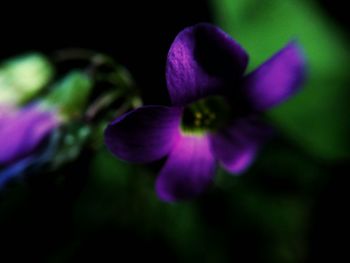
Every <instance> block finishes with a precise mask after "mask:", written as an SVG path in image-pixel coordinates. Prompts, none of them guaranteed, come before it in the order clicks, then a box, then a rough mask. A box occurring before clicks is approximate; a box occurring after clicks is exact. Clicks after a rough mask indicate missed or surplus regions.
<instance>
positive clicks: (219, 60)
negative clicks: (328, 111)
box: [105, 24, 305, 202]
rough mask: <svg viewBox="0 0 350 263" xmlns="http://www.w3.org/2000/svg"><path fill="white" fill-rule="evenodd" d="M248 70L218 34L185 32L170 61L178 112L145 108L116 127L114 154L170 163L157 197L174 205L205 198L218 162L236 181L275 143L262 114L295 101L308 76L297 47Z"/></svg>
mask: <svg viewBox="0 0 350 263" xmlns="http://www.w3.org/2000/svg"><path fill="white" fill-rule="evenodd" d="M247 64H248V55H247V53H246V52H245V51H244V49H243V48H242V47H241V46H240V45H239V44H238V43H236V42H235V41H234V40H233V39H232V38H230V36H228V35H227V34H226V33H225V32H223V31H222V30H220V29H219V28H217V27H215V26H213V25H210V24H198V25H195V26H192V27H189V28H186V29H185V30H183V31H182V32H180V33H179V34H178V36H177V37H176V39H175V40H174V42H173V44H172V46H171V48H170V51H169V54H168V59H167V66H166V80H167V86H168V91H169V94H170V98H171V102H172V105H173V106H171V107H165V106H145V107H141V108H139V109H136V110H134V111H131V112H129V113H127V114H125V115H123V116H121V117H120V118H118V119H116V120H115V121H114V122H112V123H111V124H110V125H109V126H108V127H107V129H106V131H105V142H106V145H107V147H108V148H109V150H110V151H111V152H112V153H113V154H115V155H116V156H117V157H119V158H121V159H123V160H127V161H130V162H136V163H144V162H151V161H155V160H159V159H161V158H163V157H165V156H167V160H166V163H165V165H164V167H163V168H162V170H161V172H160V175H159V177H158V179H157V182H156V191H157V193H158V196H159V197H160V198H161V199H163V200H165V201H169V202H171V201H176V200H179V199H187V198H191V197H194V196H196V195H198V194H199V193H201V192H202V191H203V190H205V189H206V188H207V187H208V185H210V183H211V182H212V181H213V177H214V175H215V168H216V165H217V161H219V162H220V163H221V164H222V165H223V167H224V168H225V169H226V170H228V171H229V172H231V173H234V174H239V173H242V172H243V171H245V169H246V168H247V167H248V166H249V165H250V164H251V162H252V161H253V160H254V158H255V156H256V154H257V151H258V150H259V148H260V147H261V145H262V144H263V143H264V141H266V139H267V138H269V137H270V135H271V128H270V127H269V126H267V125H266V124H264V123H262V122H261V121H259V119H258V118H257V116H258V114H259V112H261V111H263V110H267V109H269V108H271V107H273V106H275V105H278V104H279V103H281V102H283V101H285V100H286V99H288V98H289V97H290V96H292V95H293V94H294V93H295V92H296V91H297V90H298V89H299V87H300V86H301V83H302V81H303V79H304V72H305V62H304V58H303V56H302V54H301V52H300V50H299V48H298V45H297V44H296V43H295V42H291V43H289V44H288V45H287V46H285V47H284V48H283V49H282V50H281V51H279V52H278V53H277V54H276V55H274V56H273V57H272V58H270V59H269V60H268V61H266V62H265V63H264V64H263V65H261V66H260V67H258V68H257V69H256V70H255V71H253V72H251V73H250V74H248V75H246V76H245V75H244V72H245V70H246V67H247Z"/></svg>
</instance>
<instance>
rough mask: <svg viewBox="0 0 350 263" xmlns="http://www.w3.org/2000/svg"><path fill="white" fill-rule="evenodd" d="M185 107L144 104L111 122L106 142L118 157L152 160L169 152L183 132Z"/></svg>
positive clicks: (131, 159) (141, 161)
mask: <svg viewBox="0 0 350 263" xmlns="http://www.w3.org/2000/svg"><path fill="white" fill-rule="evenodd" d="M181 113H182V109H180V108H176V107H164V106H145V107H141V108H138V109H136V110H134V111H131V112H129V113H127V114H125V115H123V116H121V117H120V118H117V119H116V120H115V121H114V122H112V123H111V124H110V125H109V126H108V127H107V128H106V130H105V143H106V145H107V147H108V149H109V150H110V151H111V152H112V153H113V154H114V155H116V156H117V157H118V158H120V159H123V160H126V161H129V162H137V163H144V162H151V161H155V160H158V159H161V158H162V157H164V156H165V155H166V154H168V153H169V152H170V150H171V148H172V147H173V145H174V142H175V141H176V139H177V137H178V136H179V132H180V117H181Z"/></svg>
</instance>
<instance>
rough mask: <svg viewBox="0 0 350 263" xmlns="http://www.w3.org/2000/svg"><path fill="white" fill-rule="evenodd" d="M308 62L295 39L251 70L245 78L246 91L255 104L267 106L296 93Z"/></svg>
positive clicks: (256, 108)
mask: <svg viewBox="0 0 350 263" xmlns="http://www.w3.org/2000/svg"><path fill="white" fill-rule="evenodd" d="M305 64H306V63H305V58H304V55H303V53H302V51H301V49H300V47H299V45H298V44H297V42H296V41H292V42H290V43H289V44H288V45H286V46H285V47H284V48H283V49H282V50H280V51H279V52H278V53H276V54H275V55H274V56H273V57H272V58H270V59H269V60H267V61H266V62H265V63H263V64H262V65H261V66H260V67H258V68H257V69H256V70H255V71H253V72H252V73H250V74H249V75H248V76H247V77H246V78H245V81H244V87H243V88H244V90H243V91H244V92H245V93H246V95H247V98H248V101H249V102H250V104H251V107H252V108H254V109H255V110H266V109H269V108H271V107H273V106H275V105H277V104H279V103H282V102H284V101H285V100H287V99H288V98H289V97H291V96H292V95H293V94H295V93H296V92H297V91H298V89H299V88H300V87H301V84H302V82H303V81H304V78H305V71H306V65H305Z"/></svg>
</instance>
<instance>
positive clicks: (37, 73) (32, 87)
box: [0, 53, 54, 104]
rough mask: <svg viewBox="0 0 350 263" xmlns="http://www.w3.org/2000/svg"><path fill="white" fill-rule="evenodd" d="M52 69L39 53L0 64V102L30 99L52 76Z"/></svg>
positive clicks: (8, 102)
mask: <svg viewBox="0 0 350 263" xmlns="http://www.w3.org/2000/svg"><path fill="white" fill-rule="evenodd" d="M53 73H54V69H53V66H52V65H51V63H50V62H49V60H48V59H47V58H46V57H45V56H43V55H41V54H40V53H31V54H27V55H22V56H18V57H15V58H13V59H9V60H7V61H5V62H4V63H2V64H1V66H0V104H2V103H6V104H22V103H25V102H27V101H28V100H30V99H32V98H33V97H34V96H35V95H36V94H37V93H38V92H40V91H41V89H42V88H43V87H45V85H46V84H47V83H48V82H49V81H50V80H51V78H52V77H53Z"/></svg>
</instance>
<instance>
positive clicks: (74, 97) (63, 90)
mask: <svg viewBox="0 0 350 263" xmlns="http://www.w3.org/2000/svg"><path fill="white" fill-rule="evenodd" d="M92 86H93V85H92V80H91V79H90V78H89V76H88V75H87V74H85V73H83V72H81V71H78V70H76V71H72V72H70V73H69V74H68V75H67V76H65V77H64V78H63V79H62V80H61V81H59V82H58V83H57V84H56V85H54V86H53V88H52V91H51V93H49V94H48V96H47V97H46V98H45V99H44V100H43V101H44V105H45V106H48V107H55V108H57V109H58V113H59V115H60V116H61V117H62V118H63V120H70V119H72V118H76V117H79V116H81V114H82V113H83V112H84V110H85V108H86V106H87V105H86V104H87V102H88V99H89V95H90V92H91V90H92Z"/></svg>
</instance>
